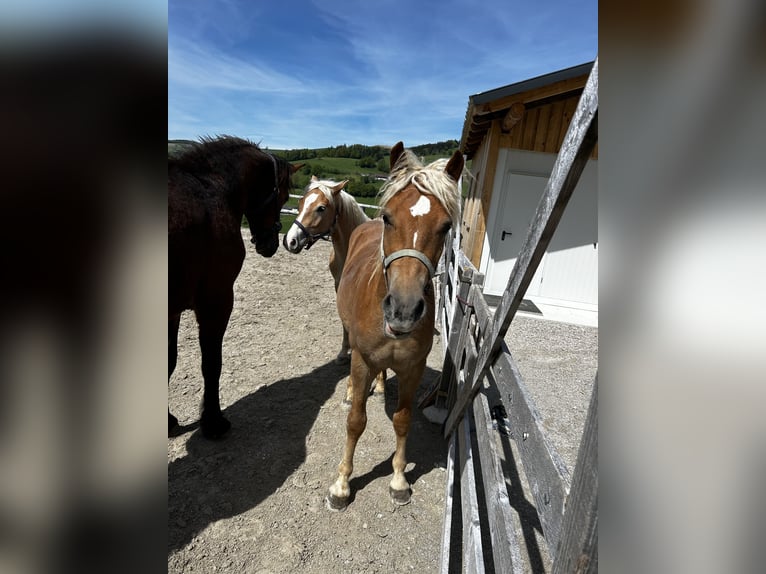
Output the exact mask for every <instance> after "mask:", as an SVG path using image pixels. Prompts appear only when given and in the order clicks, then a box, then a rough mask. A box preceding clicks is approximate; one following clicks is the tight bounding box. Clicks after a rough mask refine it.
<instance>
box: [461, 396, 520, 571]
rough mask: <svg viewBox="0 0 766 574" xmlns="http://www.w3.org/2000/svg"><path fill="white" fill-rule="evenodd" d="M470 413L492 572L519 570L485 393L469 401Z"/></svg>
mask: <svg viewBox="0 0 766 574" xmlns="http://www.w3.org/2000/svg"><path fill="white" fill-rule="evenodd" d="M473 414H474V421H475V424H476V443H477V445H478V450H479V460H480V461H481V474H482V479H483V481H484V497H485V500H486V503H487V519H488V522H489V533H490V536H491V539H492V562H493V564H494V565H495V572H497V573H501V572H522V571H523V569H522V568H523V566H522V561H521V550H520V548H519V541H518V540H517V539H516V533H515V532H514V530H513V524H514V521H513V512H512V509H511V503H510V500H509V498H508V490H507V489H506V485H505V476H504V475H503V469H502V466H501V464H500V456H499V454H498V449H497V443H496V442H495V432H496V431H495V430H494V429H493V428H492V417H491V416H490V414H489V405H488V404H487V397H486V396H485V395H484V393H482V392H480V393H479V394H478V395H477V397H476V400H474V402H473Z"/></svg>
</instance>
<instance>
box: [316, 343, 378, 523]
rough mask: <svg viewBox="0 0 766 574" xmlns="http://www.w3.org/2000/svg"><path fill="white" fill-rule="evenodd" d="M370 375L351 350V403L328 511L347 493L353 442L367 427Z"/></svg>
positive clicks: (339, 507) (336, 507)
mask: <svg viewBox="0 0 766 574" xmlns="http://www.w3.org/2000/svg"><path fill="white" fill-rule="evenodd" d="M373 376H374V375H373V373H372V372H371V371H370V368H369V367H368V366H367V364H366V363H365V362H364V359H362V357H361V356H360V355H359V352H358V351H352V352H351V375H350V376H349V379H350V380H351V384H352V385H353V402H352V403H351V410H350V411H349V413H348V418H347V419H346V445H345V447H344V448H343V459H342V460H341V461H340V464H339V465H338V478H337V480H336V481H335V482H334V483H333V484H332V486H330V493H329V494H328V495H327V504H328V507H329V508H330V510H343V509H344V508H346V506H347V505H348V499H349V497H350V496H351V488H350V487H349V484H348V478H349V476H351V473H352V472H353V471H354V451H355V450H356V443H357V442H358V441H359V437H360V436H362V433H363V432H364V429H365V427H366V426H367V395H368V394H369V392H370V385H371V383H372V379H373Z"/></svg>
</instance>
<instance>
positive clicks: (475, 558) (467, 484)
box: [457, 413, 484, 574]
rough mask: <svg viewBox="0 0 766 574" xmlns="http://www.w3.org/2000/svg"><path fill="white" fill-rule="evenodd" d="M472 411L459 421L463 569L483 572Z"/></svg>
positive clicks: (464, 570)
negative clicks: (472, 444) (472, 437)
mask: <svg viewBox="0 0 766 574" xmlns="http://www.w3.org/2000/svg"><path fill="white" fill-rule="evenodd" d="M471 418H472V417H471V416H470V413H469V414H468V415H467V416H466V417H465V418H464V419H463V420H462V421H461V422H460V427H459V429H458V433H457V435H458V456H459V458H460V505H461V510H462V511H463V512H462V518H463V572H471V573H474V572H475V573H477V574H478V573H481V572H484V553H483V551H482V547H481V524H480V521H479V502H478V500H477V496H476V474H475V472H474V467H473V450H472V448H471Z"/></svg>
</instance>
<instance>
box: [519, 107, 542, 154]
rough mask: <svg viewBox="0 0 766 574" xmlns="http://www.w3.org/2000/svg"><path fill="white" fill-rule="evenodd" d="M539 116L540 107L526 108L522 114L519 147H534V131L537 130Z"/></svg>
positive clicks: (529, 148) (530, 148)
mask: <svg viewBox="0 0 766 574" xmlns="http://www.w3.org/2000/svg"><path fill="white" fill-rule="evenodd" d="M539 118H540V108H532V109H531V110H527V113H525V114H524V121H522V123H521V128H522V130H523V131H524V134H523V135H522V136H521V147H522V148H523V149H527V150H532V149H534V147H535V131H536V130H537V122H538V120H539Z"/></svg>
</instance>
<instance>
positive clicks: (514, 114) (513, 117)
mask: <svg viewBox="0 0 766 574" xmlns="http://www.w3.org/2000/svg"><path fill="white" fill-rule="evenodd" d="M524 109H525V108H524V104H523V103H521V102H513V103H512V104H511V107H510V108H509V110H508V112H507V113H506V114H505V116H504V117H503V121H502V122H501V124H500V129H501V130H502V131H503V132H510V131H511V130H512V129H513V126H515V125H516V124H517V123H519V120H521V118H523V117H524Z"/></svg>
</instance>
